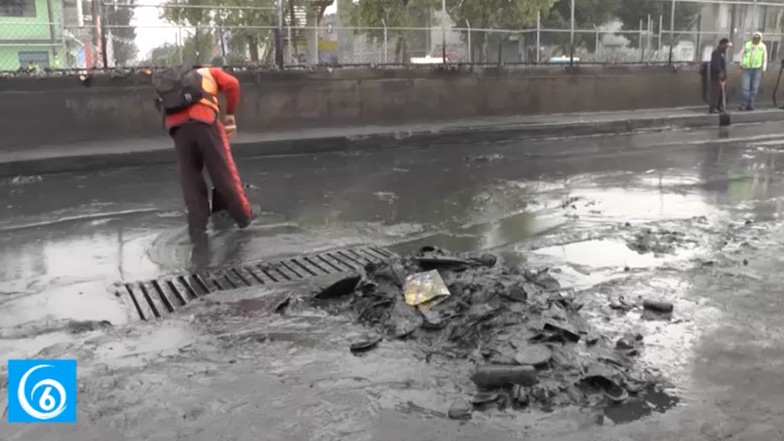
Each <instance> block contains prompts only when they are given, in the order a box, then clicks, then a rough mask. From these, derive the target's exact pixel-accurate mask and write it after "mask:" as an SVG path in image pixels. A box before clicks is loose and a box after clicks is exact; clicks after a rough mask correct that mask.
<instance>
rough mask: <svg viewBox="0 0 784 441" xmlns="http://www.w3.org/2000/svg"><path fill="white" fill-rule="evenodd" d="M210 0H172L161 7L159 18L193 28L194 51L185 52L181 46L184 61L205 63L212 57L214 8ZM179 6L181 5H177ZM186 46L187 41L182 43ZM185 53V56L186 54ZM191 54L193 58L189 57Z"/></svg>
mask: <svg viewBox="0 0 784 441" xmlns="http://www.w3.org/2000/svg"><path fill="white" fill-rule="evenodd" d="M213 5H214V3H212V1H211V0H186V1H177V0H175V1H173V2H170V3H168V4H167V6H166V7H164V8H163V12H162V13H161V18H163V19H165V20H167V21H170V22H172V23H176V24H178V25H180V26H188V27H192V28H193V32H194V34H193V37H191V39H192V40H193V46H192V47H193V49H194V50H195V52H194V53H192V54H191V53H187V52H186V51H185V50H184V48H183V58H182V60H183V62H184V63H196V64H203V63H207V62H209V61H210V60H211V59H212V42H213V35H212V28H211V26H212V25H213V23H214V18H213V17H214V15H215V10H214V9H213V8H211V7H210V6H213ZM177 6H181V7H177ZM184 46H187V43H184ZM186 55H187V56H186ZM191 56H192V57H193V58H191Z"/></svg>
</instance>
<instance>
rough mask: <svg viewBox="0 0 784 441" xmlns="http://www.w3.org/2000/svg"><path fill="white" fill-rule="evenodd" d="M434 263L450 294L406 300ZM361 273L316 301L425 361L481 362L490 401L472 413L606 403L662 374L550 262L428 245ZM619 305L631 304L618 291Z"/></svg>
mask: <svg viewBox="0 0 784 441" xmlns="http://www.w3.org/2000/svg"><path fill="white" fill-rule="evenodd" d="M430 268H432V269H430ZM433 270H435V271H437V273H438V275H439V277H440V278H441V280H443V282H444V284H445V285H446V287H447V289H448V292H449V295H448V296H443V297H442V298H440V299H439V301H438V302H426V303H424V304H421V305H417V306H411V305H409V304H407V303H406V299H405V296H404V293H403V286H404V282H405V280H406V278H407V277H409V276H411V275H413V274H417V273H422V272H425V271H433ZM365 271H366V274H365V277H364V278H362V279H361V280H360V279H359V278H355V279H354V280H352V281H350V282H345V283H346V285H344V286H345V289H346V290H349V289H350V288H351V286H352V285H354V291H353V293H351V294H350V295H346V294H345V292H346V291H341V294H340V295H341V296H343V297H341V298H340V301H334V302H319V303H318V304H319V305H321V306H323V307H325V308H330V312H333V313H339V314H350V315H352V316H353V317H354V318H355V319H356V320H357V321H358V322H359V323H361V324H363V325H365V326H367V327H368V328H371V329H373V330H375V331H376V332H377V333H379V334H380V335H384V336H385V337H387V338H397V339H405V341H406V342H410V344H412V348H413V349H415V350H421V351H422V352H423V354H424V356H425V360H428V362H432V360H433V359H434V357H438V358H441V359H442V360H440V362H450V361H451V362H453V363H455V364H464V363H466V361H467V360H471V361H472V362H474V363H476V365H477V366H478V367H476V368H475V370H474V371H472V373H471V374H470V379H471V380H472V381H473V382H474V384H475V385H476V387H477V395H475V396H474V397H473V398H471V401H472V402H479V401H481V402H483V403H484V404H481V405H477V407H476V410H478V409H480V408H484V406H497V407H499V408H503V407H505V406H507V405H511V406H512V407H514V408H520V407H526V406H532V407H535V408H538V409H543V410H548V409H552V408H553V407H555V406H569V405H577V406H584V407H593V406H598V405H600V404H602V403H604V404H605V405H606V404H610V403H614V402H618V401H622V400H624V399H626V398H627V397H629V396H632V397H635V398H636V395H635V394H637V393H638V391H640V390H644V388H645V387H647V386H649V385H650V384H652V383H653V382H654V381H657V380H656V378H658V377H656V376H655V375H654V374H652V373H649V372H648V371H645V370H644V367H643V366H638V365H637V363H636V359H635V356H636V355H638V354H639V353H640V351H641V350H642V340H641V339H639V338H638V337H637V336H636V335H633V336H626V335H618V334H611V333H608V334H600V333H599V332H598V331H597V330H596V329H593V328H592V327H591V326H590V325H589V324H588V322H587V321H586V320H585V319H584V318H583V317H582V315H581V308H582V304H581V303H580V302H578V301H577V299H578V298H579V295H576V293H575V292H574V290H572V289H570V288H564V287H562V286H561V284H560V283H559V282H558V280H556V278H555V277H554V276H553V273H552V272H551V271H548V270H547V269H544V270H533V269H530V268H524V267H518V266H508V265H505V264H503V263H502V262H499V261H498V260H497V259H494V258H491V256H490V255H478V256H477V255H471V254H468V253H461V254H458V253H450V252H448V251H445V250H442V249H439V248H436V247H423V248H422V249H421V250H419V251H418V252H416V253H415V254H413V255H410V256H404V257H402V258H401V259H400V260H397V261H394V260H393V261H390V262H387V263H383V264H377V265H373V266H367V267H365ZM354 282H356V284H354ZM618 304H619V305H622V307H623V308H624V309H626V308H629V307H635V306H633V305H631V303H629V304H627V303H626V302H624V300H623V299H622V298H621V299H619V301H618ZM378 341H380V337H375V338H373V339H368V341H365V342H364V343H363V342H361V341H358V342H355V345H356V349H357V350H359V351H362V350H368V349H372V348H373V347H375V345H377V344H378ZM485 393H486V394H489V395H486V394H485ZM496 395H497V397H498V398H497V400H491V398H492V397H495V396H496ZM466 398H468V397H466ZM465 404H468V405H469V408H468V410H465V409H466V407H465V406H462V404H461V406H462V407H460V408H459V409H462V410H461V413H460V415H462V416H461V418H462V417H465V416H466V415H468V416H470V404H471V403H465ZM466 412H467V413H466Z"/></svg>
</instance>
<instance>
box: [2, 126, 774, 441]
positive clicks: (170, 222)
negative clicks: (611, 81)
mask: <svg viewBox="0 0 784 441" xmlns="http://www.w3.org/2000/svg"><path fill="white" fill-rule="evenodd" d="M778 132H779V127H778V124H770V125H762V126H746V127H742V126H737V127H733V128H732V129H731V131H730V132H729V133H719V132H718V130H713V129H711V130H695V131H688V132H675V131H672V132H665V133H655V134H653V133H651V134H637V135H632V136H616V137H598V138H584V139H579V140H576V139H570V140H549V141H537V142H522V141H511V142H509V143H502V144H492V145H491V144H488V145H474V146H442V147H439V148H433V149H412V150H406V151H395V152H393V151H385V152H381V153H358V154H352V155H345V154H324V155H318V156H298V157H279V158H265V159H258V160H246V161H245V162H243V163H242V164H240V171H241V173H242V176H243V179H244V181H245V182H246V184H247V185H248V194H249V197H250V198H251V199H252V202H253V203H256V204H259V205H260V206H261V207H262V209H263V210H264V215H263V216H262V218H261V220H260V222H258V223H257V224H256V225H254V226H253V227H252V228H250V229H248V230H246V231H242V232H239V231H231V230H228V231H221V232H218V233H215V234H214V235H213V237H212V238H211V249H210V250H209V252H208V253H206V254H200V253H197V255H195V256H194V255H192V254H193V253H192V250H191V248H190V246H189V244H188V243H187V241H186V238H185V230H184V228H183V222H184V216H183V213H182V206H181V202H180V196H179V190H178V188H177V184H176V176H175V169H174V167H171V166H158V167H147V168H129V169H118V170H111V171H105V172H103V173H100V174H88V175H81V174H63V175H50V176H43V177H41V179H40V180H38V179H30V180H26V179H23V180H21V181H20V182H16V183H13V182H5V183H3V184H2V186H1V187H0V189H1V190H2V191H0V206H2V207H5V215H4V216H2V217H0V231H2V234H0V262H1V263H2V265H0V279H2V280H3V284H2V288H0V291H1V292H0V304H2V308H0V354H4V357H3V358H12V357H30V356H34V355H36V356H39V357H52V358H57V357H76V358H78V359H79V360H80V375H81V376H80V382H81V383H82V384H81V395H80V409H79V411H80V414H79V418H80V423H79V424H78V425H76V426H58V427H57V428H52V427H49V426H41V425H39V426H8V425H0V438H2V439H14V440H17V439H18V440H37V439H53V440H54V439H63V440H66V439H67V440H71V439H74V440H76V439H79V440H84V439H161V440H163V439H188V440H197V439H198V440H201V439H203V440H218V439H227V440H228V439H271V440H272V439H341V440H343V439H352V440H353V439H358V440H359V439H378V440H382V439H383V440H387V439H389V440H392V439H406V440H411V439H422V440H430V439H476V438H477V437H480V436H481V437H482V438H489V439H520V438H521V437H523V436H524V437H526V439H559V440H582V439H596V440H599V439H602V440H606V439H618V440H622V439H634V440H638V439H639V440H648V439H651V440H653V439H657V440H660V439H663V440H680V439H683V440H690V439H695V440H703V439H704V440H719V439H738V440H758V439H759V440H771V439H781V437H782V435H781V433H782V432H781V431H782V429H783V428H784V423H781V422H780V415H781V412H782V410H784V405H782V404H781V402H780V400H779V397H780V396H781V394H782V393H783V392H784V382H783V380H782V379H781V375H780V373H781V366H782V365H784V344H782V343H781V338H780V337H781V331H780V330H779V329H780V326H779V322H780V320H779V316H780V315H781V313H782V312H784V307H783V306H784V305H783V301H782V300H781V299H782V298H784V297H782V295H781V294H782V289H781V280H780V279H781V276H780V274H781V271H780V265H781V258H780V257H779V256H780V251H781V245H782V241H784V239H782V237H781V235H780V234H779V232H780V231H781V226H782V225H781V220H780V213H781V207H782V204H781V195H782V194H784V192H783V191H782V190H784V188H783V187H782V179H781V165H780V164H781V155H782V151H783V150H782V146H783V145H784V137H779V135H778ZM627 222H628V225H626V223H627ZM646 229H651V230H652V231H653V233H654V234H658V232H661V231H662V230H665V231H669V232H672V231H674V232H677V233H678V234H680V236H679V237H680V238H679V239H678V240H677V241H676V242H675V243H674V244H671V245H672V246H671V250H669V251H668V252H664V253H661V254H657V255H654V254H652V253H645V254H640V253H637V252H634V251H632V250H631V249H630V248H629V247H628V246H627V244H629V243H634V242H635V240H636V238H637V237H638V235H639V234H644V231H645V230H646ZM358 243H377V244H381V245H385V246H388V247H389V248H391V249H393V250H395V251H398V252H401V253H402V252H407V251H410V250H414V249H417V248H419V247H420V246H421V245H424V244H434V245H439V246H443V247H447V248H450V249H453V250H456V251H468V250H478V249H482V250H490V251H493V252H496V253H498V254H499V255H501V256H502V257H503V258H504V259H505V260H506V261H507V262H512V263H519V264H522V265H528V266H534V267H543V266H549V267H551V268H555V269H556V270H558V271H559V273H558V277H559V279H560V280H561V281H562V284H564V285H567V286H573V287H575V288H577V289H579V290H581V295H582V296H583V297H584V298H585V301H586V304H587V307H586V308H585V309H586V310H588V311H591V313H590V315H591V317H592V320H593V322H594V324H595V326H597V327H599V328H600V329H603V330H604V331H605V332H606V333H607V334H608V335H609V336H613V335H616V334H620V333H622V332H624V331H626V330H634V331H637V332H641V333H643V334H644V335H645V342H646V347H645V350H644V353H643V355H642V359H641V362H642V363H646V364H648V365H649V366H652V367H655V368H657V369H659V370H660V371H661V372H662V373H663V374H664V375H665V376H666V377H667V378H668V379H669V380H670V381H671V382H672V383H673V385H674V389H673V390H672V391H670V392H671V393H672V394H673V395H675V396H677V397H678V398H679V401H678V404H677V406H676V407H675V408H673V409H669V410H668V411H667V412H665V413H663V414H660V413H658V412H651V410H650V409H637V410H634V409H630V408H624V409H619V410H618V411H617V412H616V413H611V412H610V413H607V415H608V417H609V418H608V420H607V421H608V422H607V423H606V424H604V425H602V426H599V425H597V424H595V422H594V414H595V412H593V411H587V410H578V409H563V410H561V409H559V410H556V411H555V412H553V413H550V414H543V413H536V412H529V413H523V414H520V413H515V412H500V411H499V412H495V413H493V412H491V413H489V414H481V413H480V414H475V417H474V419H473V420H471V421H470V422H468V423H465V424H460V423H457V422H454V421H449V420H447V419H445V418H444V414H445V412H446V409H447V408H448V406H449V403H450V402H451V400H452V399H454V398H455V397H459V396H462V395H464V394H466V393H470V391H471V387H470V384H469V383H468V382H467V380H466V379H465V377H466V375H465V373H466V372H465V366H458V367H455V366H444V365H439V364H438V363H435V364H433V363H425V362H424V361H423V360H421V359H420V358H419V357H418V356H417V353H416V351H415V350H414V348H411V347H407V346H406V345H405V344H403V343H401V342H395V343H389V344H384V345H382V346H381V347H380V348H379V349H378V350H377V351H374V352H372V353H371V354H369V355H368V356H367V357H362V358H356V357H352V356H350V355H349V354H348V351H347V350H346V339H347V338H348V336H350V335H351V334H352V333H355V332H358V331H359V329H358V328H357V327H356V326H355V325H353V324H350V323H346V322H345V320H342V319H340V318H336V317H329V316H326V315H324V314H320V313H317V312H313V311H306V310H300V311H295V312H294V313H292V314H291V315H290V316H288V317H280V316H278V315H274V314H271V313H270V311H269V309H270V305H271V304H274V299H275V298H277V297H279V296H280V295H281V294H280V292H278V291H273V292H264V293H262V292H259V291H258V290H248V291H245V292H236V293H231V294H225V293H224V294H218V295H214V296H212V297H211V298H210V301H209V302H205V303H199V304H196V305H193V306H192V307H190V308H189V309H187V310H185V311H181V313H179V314H176V315H175V316H174V317H171V318H168V319H166V320H165V321H163V322H162V323H143V324H140V323H134V322H133V321H132V316H131V314H130V312H129V309H128V308H126V307H125V306H123V305H122V304H121V303H120V302H119V301H118V300H117V298H115V297H114V296H113V295H112V293H113V291H114V287H113V286H112V283H113V282H115V281H120V280H124V281H132V280H138V279H142V278H147V277H154V276H157V275H159V274H161V273H169V272H173V271H178V270H181V269H183V268H192V267H204V266H208V267H210V266H214V267H220V266H225V265H231V264H234V263H239V262H244V261H248V260H255V259H260V258H265V257H270V256H277V255H282V254H293V253H299V252H304V251H313V250H318V249H326V248H331V247H334V246H340V245H351V244H358ZM299 289H300V290H306V288H299ZM619 296H624V297H625V298H627V299H633V298H636V297H637V296H645V297H648V296H655V297H660V298H665V299H668V300H671V301H673V302H674V303H675V305H676V315H675V317H674V320H673V321H671V322H662V321H645V320H641V319H640V317H639V315H635V314H634V313H630V314H627V315H622V316H619V315H618V314H616V313H614V312H613V311H610V310H609V308H607V304H608V303H609V301H610V300H611V299H617V298H618V297H619ZM265 299H266V300H265ZM215 302H217V303H215ZM69 319H76V320H109V321H110V322H112V323H113V324H114V327H112V328H103V327H98V328H97V329H95V330H91V331H87V332H82V330H79V332H76V331H75V330H74V328H73V326H72V325H69V322H68V320H69ZM2 369H3V370H2V371H0V372H4V367H3V368H2ZM0 375H4V373H3V374H0ZM3 394H4V393H3ZM653 404H655V403H653ZM653 404H652V405H651V406H653ZM635 412H636V414H635ZM637 416H639V417H641V418H639V419H635V417H637ZM609 419H614V420H616V421H617V422H618V423H617V424H611V423H610V422H609ZM626 421H628V422H626Z"/></svg>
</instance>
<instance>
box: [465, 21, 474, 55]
mask: <svg viewBox="0 0 784 441" xmlns="http://www.w3.org/2000/svg"><path fill="white" fill-rule="evenodd" d="M466 27H467V28H468V63H469V64H470V63H473V62H474V59H473V57H472V55H473V54H472V51H473V48H472V47H471V22H470V21H468V19H466Z"/></svg>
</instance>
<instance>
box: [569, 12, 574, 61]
mask: <svg viewBox="0 0 784 441" xmlns="http://www.w3.org/2000/svg"><path fill="white" fill-rule="evenodd" d="M571 3H572V4H571V13H570V14H569V15H571V18H570V20H569V66H574V0H572V2H571Z"/></svg>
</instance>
